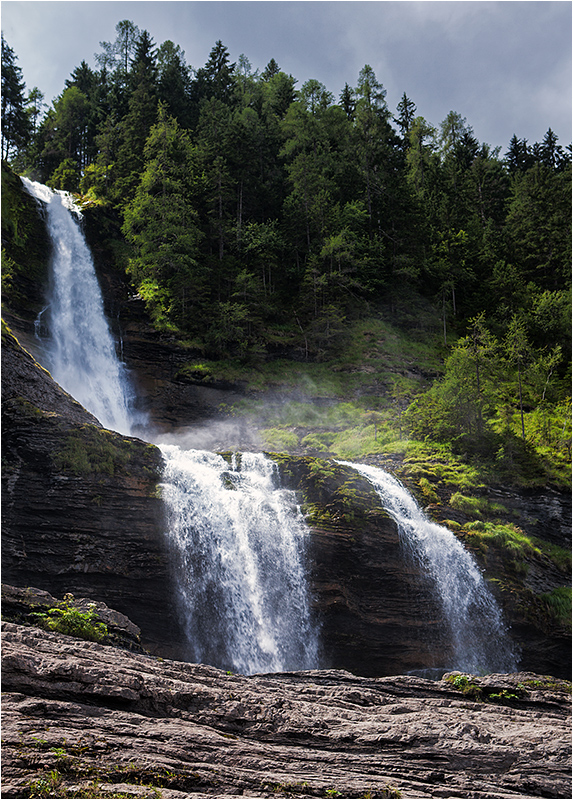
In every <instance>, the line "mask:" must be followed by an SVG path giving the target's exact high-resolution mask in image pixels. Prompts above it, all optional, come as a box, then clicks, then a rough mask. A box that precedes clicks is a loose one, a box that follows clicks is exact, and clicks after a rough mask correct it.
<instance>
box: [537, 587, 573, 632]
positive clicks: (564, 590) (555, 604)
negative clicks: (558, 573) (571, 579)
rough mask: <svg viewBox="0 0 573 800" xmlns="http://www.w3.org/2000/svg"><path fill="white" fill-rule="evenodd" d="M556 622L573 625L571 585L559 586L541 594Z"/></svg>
mask: <svg viewBox="0 0 573 800" xmlns="http://www.w3.org/2000/svg"><path fill="white" fill-rule="evenodd" d="M541 599H542V600H543V601H544V602H545V603H546V605H547V608H548V610H549V612H550V613H551V615H552V617H553V618H554V619H555V621H556V622H559V623H561V624H563V625H568V626H571V587H570V586H559V587H557V588H556V589H553V590H552V591H551V592H547V593H546V594H542V595H541Z"/></svg>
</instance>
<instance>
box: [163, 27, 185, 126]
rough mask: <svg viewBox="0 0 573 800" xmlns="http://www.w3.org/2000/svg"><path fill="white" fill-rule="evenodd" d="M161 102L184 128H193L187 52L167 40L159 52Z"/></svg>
mask: <svg viewBox="0 0 573 800" xmlns="http://www.w3.org/2000/svg"><path fill="white" fill-rule="evenodd" d="M157 67H158V73H159V78H158V85H157V92H158V97H159V100H160V101H161V102H162V103H163V104H164V105H165V106H166V109H167V111H168V113H169V115H170V116H172V117H175V119H176V120H177V122H178V123H179V124H180V125H181V127H183V128H189V127H190V126H191V123H192V120H193V115H192V113H191V109H190V107H189V106H190V103H191V71H190V68H189V67H188V66H187V64H186V62H185V52H184V51H183V50H182V49H181V48H180V47H179V45H175V44H173V42H171V41H169V40H167V41H165V42H163V44H162V45H161V46H160V47H159V48H158V50H157Z"/></svg>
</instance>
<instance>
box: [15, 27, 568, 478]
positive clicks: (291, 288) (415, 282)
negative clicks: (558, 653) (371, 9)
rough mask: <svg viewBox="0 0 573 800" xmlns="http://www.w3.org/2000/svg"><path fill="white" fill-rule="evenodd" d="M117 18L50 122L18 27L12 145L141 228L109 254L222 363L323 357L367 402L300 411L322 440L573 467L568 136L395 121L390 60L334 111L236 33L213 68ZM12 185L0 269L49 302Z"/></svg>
mask: <svg viewBox="0 0 573 800" xmlns="http://www.w3.org/2000/svg"><path fill="white" fill-rule="evenodd" d="M116 34H117V36H116V39H115V40H114V41H110V42H103V43H101V47H102V51H101V52H100V53H99V54H98V56H97V58H96V61H97V64H98V69H96V70H92V69H91V68H90V67H88V65H87V63H86V62H82V63H81V64H80V66H79V67H77V68H76V69H75V70H74V71H73V72H72V73H71V76H70V79H68V80H67V81H66V85H65V87H63V91H62V93H61V94H60V95H59V96H58V97H57V98H56V99H55V100H54V102H53V104H52V106H51V107H50V108H49V109H48V111H47V114H46V115H45V117H44V118H43V119H40V117H41V113H42V112H41V106H42V104H41V97H40V95H39V93H38V92H37V90H33V91H32V92H31V93H30V97H29V105H28V107H27V109H26V107H25V105H26V101H25V98H24V96H23V94H22V92H23V82H22V76H21V73H20V71H19V69H18V68H17V66H16V63H15V62H16V56H15V53H14V52H13V51H12V50H11V49H10V48H9V47H8V45H7V44H6V43H5V42H4V40H3V51H2V52H3V66H4V69H3V101H2V103H3V104H2V113H3V123H4V124H3V131H2V136H3V154H4V155H5V156H6V155H8V156H9V157H10V159H12V161H13V163H14V164H17V165H18V168H21V169H22V170H27V171H28V172H29V174H33V175H34V177H37V178H39V179H40V180H42V181H44V182H47V181H50V182H51V183H52V184H53V185H57V186H62V187H65V188H71V189H73V190H74V191H77V189H78V188H81V191H82V192H83V193H84V195H85V200H86V202H87V203H89V205H90V206H95V205H96V204H97V205H99V206H100V207H101V208H106V209H107V211H108V212H109V213H110V214H114V215H116V217H117V219H120V220H121V221H122V223H123V227H122V229H121V230H122V234H120V233H119V230H120V225H117V224H116V228H117V229H116V231H115V233H114V234H113V237H112V238H113V239H114V241H115V244H114V245H113V246H112V245H111V244H110V245H109V247H108V249H109V251H110V254H111V255H110V258H111V259H112V260H115V266H116V267H117V268H118V269H119V270H123V269H124V267H125V262H126V261H128V264H129V266H128V275H129V279H130V281H131V283H132V285H133V288H134V290H135V291H136V292H138V293H139V295H140V296H141V297H142V298H143V299H144V301H145V304H146V307H147V310H148V312H149V314H150V316H151V319H152V321H153V323H154V325H155V327H156V328H157V330H158V331H159V332H161V333H162V334H164V335H168V336H172V337H174V338H175V339H176V340H180V341H186V342H187V343H191V342H192V343H193V346H194V351H195V352H196V353H198V354H199V363H201V364H203V363H205V361H206V359H207V358H208V359H209V362H210V363H208V366H209V370H210V373H211V375H213V376H216V375H217V376H218V375H221V374H222V373H223V374H225V373H227V374H231V375H233V376H235V377H234V378H233V379H237V376H238V374H239V373H240V372H241V371H242V377H241V378H240V379H241V380H243V379H246V380H248V382H249V383H250V388H261V387H263V386H268V385H269V384H272V386H273V388H274V387H277V388H280V389H283V388H285V387H292V386H293V385H294V384H295V383H297V382H299V384H300V382H303V384H304V390H306V388H307V378H308V376H309V375H310V374H311V373H312V377H313V380H314V381H315V384H316V386H317V387H318V388H319V389H320V392H318V393H317V394H315V396H316V397H319V396H322V397H327V396H328V397H330V398H337V399H339V400H340V399H347V398H349V397H350V398H352V402H353V403H354V404H355V408H356V414H355V418H354V420H353V421H352V422H348V423H346V424H343V423H342V421H340V420H338V421H333V419H332V418H331V417H328V416H325V418H324V421H323V422H322V423H320V424H317V425H316V426H314V427H313V426H311V425H305V426H302V425H301V426H297V432H296V437H297V440H298V441H299V442H300V445H298V446H302V447H306V448H308V449H309V451H310V450H314V451H320V452H326V450H325V449H324V448H328V451H329V452H331V453H333V454H338V455H341V456H344V457H348V458H357V457H361V456H364V455H368V454H376V455H380V456H381V455H382V454H384V453H387V452H388V451H389V449H393V451H394V452H398V451H401V452H404V450H406V449H408V450H409V451H410V452H411V449H412V448H416V447H417V446H418V445H417V444H416V443H421V444H422V445H428V446H430V447H441V446H442V445H451V454H452V455H454V456H457V457H459V459H460V461H464V462H465V463H466V464H467V465H468V474H469V465H471V466H472V468H474V469H476V470H481V471H482V474H483V473H486V472H487V474H488V476H489V477H490V478H491V477H492V476H495V479H496V480H500V481H504V482H518V483H521V484H524V485H534V484H535V483H536V482H537V483H544V482H547V481H550V482H552V483H555V484H557V485H567V484H569V483H570V479H571V477H570V461H571V446H570V444H571V428H570V419H571V414H570V379H569V370H570V361H571V348H570V308H571V294H570V264H571V229H570V221H571V189H570V183H571V158H570V154H569V152H568V150H567V149H564V148H563V147H561V146H560V145H559V144H558V140H557V137H556V135H555V133H554V132H553V131H551V130H550V129H549V130H548V131H547V133H546V135H545V138H544V139H543V141H542V142H539V143H535V144H533V145H528V144H527V142H526V141H525V140H520V139H518V138H517V136H514V137H513V139H512V141H511V142H510V145H509V149H508V152H507V154H506V156H505V157H500V154H499V150H492V149H491V148H490V147H489V146H488V145H486V144H480V142H479V141H478V140H477V138H476V137H475V135H474V132H473V130H472V128H471V125H470V124H468V122H467V121H466V120H465V119H464V118H463V117H462V116H461V115H460V114H459V113H458V112H455V111H451V112H450V113H449V114H448V115H447V117H446V118H445V119H444V120H442V121H438V122H436V123H434V124H432V123H431V122H429V121H427V120H425V119H424V118H423V117H420V116H416V113H417V112H416V105H415V103H414V101H413V100H412V99H410V98H408V97H407V96H406V95H405V94H404V95H403V96H402V99H401V101H400V103H399V105H398V108H397V115H396V117H394V118H393V117H392V112H391V111H390V109H389V108H388V106H387V102H386V90H385V88H384V86H383V85H382V83H381V82H380V81H379V79H378V78H377V76H376V74H375V73H374V70H373V69H372V67H371V66H370V65H365V66H364V67H363V68H362V69H361V70H360V71H359V73H358V75H357V76H356V85H355V86H354V87H352V86H351V85H350V84H349V83H346V85H345V88H344V90H343V92H342V94H341V97H340V103H339V104H337V103H336V102H335V99H334V97H333V96H332V95H331V94H330V93H329V92H328V91H327V90H326V88H325V87H324V86H323V85H322V84H320V83H319V82H318V81H316V80H306V81H305V80H303V81H301V83H300V84H299V85H300V89H299V90H295V85H296V84H297V80H296V79H295V78H294V77H293V76H291V75H287V74H285V73H284V72H282V71H281V70H280V67H279V65H278V64H277V63H276V62H275V61H274V60H271V61H270V62H269V65H268V66H267V69H266V70H264V71H263V72H262V73H260V74H259V73H258V72H253V70H252V68H251V65H250V63H249V60H248V58H247V57H246V56H245V55H242V56H241V57H240V58H239V59H238V62H237V63H235V64H234V63H231V59H230V55H229V51H228V50H227V48H226V47H225V45H224V44H223V43H222V42H221V41H217V42H216V43H215V45H214V47H213V49H212V50H211V52H210V54H209V58H208V60H207V62H206V64H205V65H204V66H203V67H202V68H199V69H198V70H196V71H192V70H191V69H190V67H189V66H188V65H187V64H186V62H185V54H184V53H183V51H182V50H181V48H180V47H179V46H178V45H177V44H175V43H174V42H171V41H167V42H163V43H160V44H159V46H158V47H157V48H156V49H154V45H153V42H152V40H151V35H150V34H149V33H148V32H147V31H143V32H142V31H139V29H138V27H137V26H136V25H135V24H134V23H133V22H131V21H130V20H122V21H121V22H119V23H118V25H117V26H116ZM4 84H6V85H5V86H4ZM4 90H5V91H4ZM23 111H24V112H25V114H24V115H25V117H26V120H27V122H28V123H29V124H27V126H24V127H25V128H26V130H25V131H24V128H22V130H20V133H16V128H14V129H13V128H12V127H11V126H12V122H13V121H14V122H17V120H16V117H18V119H19V120H20V122H22V121H23V117H22V112H23ZM393 123H396V125H397V128H396V129H394V127H392V125H393ZM18 125H19V123H18ZM17 127H18V126H17ZM20 127H21V126H20ZM18 129H19V128H18ZM3 181H4V171H3ZM20 195H21V192H20ZM13 199H14V198H13V196H10V195H8V196H7V203H6V208H5V197H4V184H3V197H2V201H3V214H2V216H3V244H4V245H5V248H6V256H5V259H4V262H5V271H4V275H3V285H4V288H5V290H6V292H7V301H8V302H9V303H10V304H11V306H12V308H13V309H16V310H17V311H19V310H20V309H18V308H16V307H17V306H18V305H19V306H20V307H23V306H28V308H27V311H28V313H30V307H31V306H32V305H34V303H35V302H37V298H38V296H39V294H40V292H37V296H36V297H33V292H32V291H31V289H32V284H37V286H40V285H41V278H42V277H43V275H42V274H41V270H40V269H39V266H40V263H41V258H38V260H37V262H36V263H35V258H36V254H35V253H34V251H33V248H30V244H31V242H30V239H29V237H28V236H27V231H26V230H25V226H24V225H23V221H24V215H23V214H21V213H20V210H19V209H16V207H15V206H14V204H13ZM6 211H7V213H6ZM36 223H37V220H36ZM36 227H37V224H36ZM121 236H123V237H124V239H125V240H127V241H124V240H123V239H121ZM126 247H127V248H128V249H129V253H128V255H127V257H126V255H125V249H126ZM37 251H38V253H39V252H40V251H41V248H37ZM46 252H48V249H47V247H44V248H43V253H44V261H45V253H46ZM36 265H37V266H38V269H37V270H36ZM44 267H45V264H44ZM27 270H29V272H27ZM28 275H30V276H33V277H32V279H30V278H29V277H28ZM381 312H383V314H384V318H383V316H382V314H381ZM278 356H280V358H278ZM216 361H220V362H223V363H221V364H218V365H217V364H213V365H212V362H216ZM231 362H234V363H231ZM357 365H360V366H357ZM248 367H249V368H251V370H250V373H249V370H248V369H247V368H248ZM307 368H308V369H307ZM186 369H187V368H186V367H185V368H183V370H182V374H184V372H185V370H186ZM190 370H191V368H190ZM246 376H248V377H246ZM191 378H192V379H196V378H197V374H195V375H193V372H192V370H191ZM207 379H208V375H205V380H207ZM214 379H215V380H219V379H220V378H218V377H217V378H215V377H214ZM362 411H369V412H376V413H378V415H379V416H377V417H375V416H373V415H372V414H371V416H370V417H368V416H366V415H364V414H362V413H361V412H362ZM267 425H268V427H269V428H274V429H277V430H278V429H281V430H282V429H284V428H288V424H287V422H286V421H284V420H281V419H274V420H269V421H268V422H267ZM291 427H292V426H291ZM330 430H333V432H334V433H335V434H336V435H335V437H334V438H332V437H330V436H328V435H327V434H329V433H330ZM291 433H292V432H291ZM407 436H408V437H410V438H409V442H408V444H407V445H406V443H405V441H406V437H407ZM287 438H288V437H287ZM285 441H286V440H285ZM290 441H291V444H293V443H294V440H293V439H292V438H291V439H290ZM293 446H294V444H293ZM75 458H76V457H74V459H72V460H75ZM418 477H419V478H426V479H427V480H428V481H429V483H430V484H431V483H432V478H431V476H425V475H420V476H418ZM466 477H467V479H468V480H471V478H469V477H468V476H466ZM439 480H440V481H442V480H443V479H442V478H441V477H440V478H439ZM421 488H422V490H425V491H430V489H429V488H428V486H427V485H426V484H424V485H423V486H422V487H421ZM458 488H459V490H460V491H464V490H465V487H461V486H460V487H458Z"/></svg>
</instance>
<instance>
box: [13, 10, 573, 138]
mask: <svg viewBox="0 0 573 800" xmlns="http://www.w3.org/2000/svg"><path fill="white" fill-rule="evenodd" d="M122 19H131V20H133V22H135V24H136V25H138V26H139V27H140V28H141V29H147V30H148V31H149V32H150V34H151V35H152V37H153V39H154V41H155V42H156V44H161V43H162V42H163V41H165V40H166V39H171V40H172V41H173V42H175V43H176V44H179V45H180V46H181V47H182V49H183V50H185V54H186V57H187V61H188V62H189V63H190V64H192V65H193V66H194V67H196V68H198V67H201V66H202V65H203V64H204V63H205V62H206V61H207V59H208V57H209V52H210V50H211V48H212V47H213V45H214V43H215V41H216V40H218V39H221V40H222V41H223V43H224V44H225V45H226V46H227V47H228V49H229V51H230V55H231V60H233V61H236V60H237V59H238V57H239V55H240V54H241V53H244V54H245V55H246V56H247V57H248V58H249V60H250V61H251V63H252V65H253V68H254V69H256V68H259V69H261V70H262V69H264V67H265V66H266V64H267V63H268V61H269V60H270V59H271V58H275V59H276V61H277V62H278V63H279V65H280V66H281V68H282V69H283V70H285V71H286V72H289V73H291V74H292V75H293V76H294V77H295V78H296V79H297V80H298V84H297V86H298V87H299V88H300V86H302V84H303V83H304V82H305V81H306V80H308V79H309V78H315V79H317V80H319V81H321V82H322V83H324V84H325V85H326V87H327V88H328V89H329V90H330V91H331V92H332V93H333V94H334V96H335V98H338V97H339V95H340V91H341V90H342V88H343V87H344V84H345V83H349V84H350V85H351V86H355V85H356V82H357V78H358V73H359V71H360V69H361V68H362V67H363V66H364V64H366V63H368V64H370V65H371V66H372V68H373V69H374V71H375V72H376V76H377V78H378V80H379V81H381V82H382V83H383V84H384V86H385V88H386V89H387V102H388V105H389V107H390V110H391V111H392V112H395V109H396V105H397V104H398V102H399V101H400V98H401V96H402V94H403V93H404V92H406V94H407V95H408V96H409V97H410V98H411V99H412V100H413V101H414V102H415V103H416V105H417V107H418V113H419V114H421V115H422V116H424V117H426V119H427V120H428V121H429V122H431V123H433V124H434V125H437V124H438V123H439V122H440V121H441V120H443V119H444V118H445V117H446V115H447V114H448V112H449V111H450V110H454V111H458V112H459V113H460V114H462V116H465V117H466V118H467V121H468V124H470V125H472V127H473V128H474V130H475V133H476V135H477V136H478V138H479V139H480V140H481V141H487V142H489V143H490V144H492V145H498V144H499V145H502V147H506V146H507V144H508V143H509V139H510V138H511V136H512V134H513V133H516V134H517V135H518V136H519V137H520V138H522V137H525V138H527V139H528V140H529V141H531V142H533V141H536V140H537V141H538V140H539V139H540V137H542V136H543V133H544V132H545V131H546V130H547V128H548V127H549V126H551V127H552V128H553V129H554V130H555V132H556V133H557V134H558V136H559V137H560V139H561V141H562V143H564V144H565V143H568V142H569V141H570V140H571V5H570V4H569V3H565V2H520V1H518V2H489V1H488V2H485V1H484V0H480V1H479V2H432V1H430V2H386V1H383V2H344V1H343V2H306V1H305V2H186V1H184V2H138V1H136V2H123V0H121V1H120V2H114V1H112V2H102V1H101V0H100V1H99V2H93V1H91V0H87V2H81V1H80V0H72V1H71V2H52V1H51V0H47V2H27V1H23V0H4V1H3V3H2V27H3V30H4V33H5V35H6V38H7V40H8V43H9V44H10V46H11V47H13V48H14V50H15V52H16V55H17V56H18V59H19V64H20V66H21V67H22V69H23V72H24V79H25V81H26V84H27V86H28V88H32V86H38V87H39V88H40V89H41V90H42V91H44V92H45V94H46V99H47V100H48V101H51V100H52V99H53V97H55V96H56V95H57V94H60V93H61V91H62V90H63V88H64V81H65V80H66V79H67V78H68V77H69V75H70V73H71V72H72V71H73V69H74V68H75V67H76V66H78V65H79V63H80V62H81V61H82V60H83V59H85V60H86V61H87V62H88V63H89V64H90V65H92V66H95V62H94V53H96V52H98V51H99V42H100V41H103V40H106V41H109V40H113V39H114V38H115V25H116V24H117V22H119V21H120V20H122Z"/></svg>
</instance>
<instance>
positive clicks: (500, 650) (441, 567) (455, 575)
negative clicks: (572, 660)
mask: <svg viewBox="0 0 573 800" xmlns="http://www.w3.org/2000/svg"><path fill="white" fill-rule="evenodd" d="M340 463H342V464H345V465H346V466H350V467H353V468H354V469H355V470H356V471H357V472H359V473H360V474H361V475H363V476H364V477H365V478H367V479H368V480H369V481H370V483H371V484H372V485H373V486H374V488H375V489H376V491H377V492H378V496H379V497H380V500H381V503H382V505H383V507H384V508H385V509H386V511H387V512H388V513H389V514H390V516H391V517H392V518H393V519H394V520H395V522H396V524H397V526H398V531H399V534H400V539H401V542H402V545H403V548H404V552H405V556H406V557H407V558H409V559H410V560H411V561H413V562H415V563H416V564H417V565H419V566H420V567H421V569H422V570H423V571H424V572H425V573H426V574H428V575H429V576H430V577H431V579H432V581H433V584H434V588H435V594H436V596H437V598H438V600H439V602H440V605H441V607H442V610H443V616H444V623H445V625H446V626H447V628H448V630H449V639H450V642H451V648H452V652H453V663H452V664H449V665H447V664H443V665H441V666H442V667H444V668H449V669H458V670H462V671H464V672H472V673H474V674H485V673H491V672H513V671H515V670H516V669H517V660H516V654H515V652H514V647H513V644H512V642H511V640H510V638H509V637H508V635H507V629H506V626H505V623H504V620H503V616H502V613H501V609H500V608H499V606H498V604H497V602H496V600H495V598H494V596H493V595H492V593H491V591H490V589H489V587H488V585H487V583H486V581H485V580H484V577H483V575H482V573H481V571H480V570H479V568H478V566H477V564H476V562H475V560H474V558H473V556H472V555H471V553H470V552H469V551H468V550H466V549H465V548H464V546H463V545H462V543H461V542H460V541H459V540H458V539H457V538H456V537H455V536H454V534H453V533H452V532H451V531H450V530H448V528H446V527H444V526H442V525H438V524H436V523H434V522H431V520H429V519H428V518H427V516H426V515H425V514H424V512H423V511H422V509H421V508H420V506H419V505H418V503H417V502H416V500H415V498H414V497H413V496H412V495H411V494H410V492H409V491H408V490H407V489H406V487H405V486H403V485H402V484H401V483H400V481H398V480H397V479H396V478H394V477H393V476H392V475H390V474H389V473H387V472H385V471H384V470H382V469H379V468H378V467H372V466H367V465H365V464H352V463H350V462H344V461H343V462H340Z"/></svg>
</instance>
